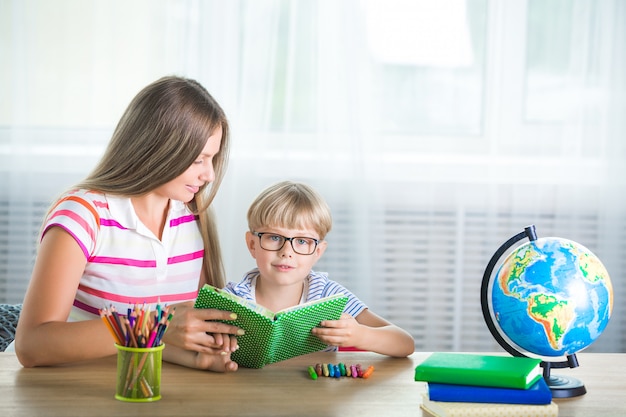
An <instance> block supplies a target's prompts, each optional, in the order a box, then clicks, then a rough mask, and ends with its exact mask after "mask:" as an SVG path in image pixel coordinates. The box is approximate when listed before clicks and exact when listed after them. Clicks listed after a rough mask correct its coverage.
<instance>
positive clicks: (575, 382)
mask: <svg viewBox="0 0 626 417" xmlns="http://www.w3.org/2000/svg"><path fill="white" fill-rule="evenodd" d="M546 382H547V383H548V386H549V387H550V391H552V397H553V398H571V397H578V396H580V395H585V394H586V393H587V389H586V388H585V385H584V384H583V382H582V381H581V380H580V379H577V378H572V377H567V376H558V375H551V376H550V377H548V380H547V381H546Z"/></svg>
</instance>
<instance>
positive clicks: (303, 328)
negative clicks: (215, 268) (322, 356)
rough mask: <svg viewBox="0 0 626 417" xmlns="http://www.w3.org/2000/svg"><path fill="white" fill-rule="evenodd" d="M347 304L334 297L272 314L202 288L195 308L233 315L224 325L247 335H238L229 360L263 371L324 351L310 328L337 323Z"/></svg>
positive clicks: (343, 297)
mask: <svg viewBox="0 0 626 417" xmlns="http://www.w3.org/2000/svg"><path fill="white" fill-rule="evenodd" d="M347 302H348V297H346V296H345V295H343V294H337V295H334V296H331V297H326V298H322V299H319V300H315V301H311V302H308V303H305V304H300V305H297V306H294V307H291V308H288V309H285V310H281V311H279V312H276V313H274V312H272V311H270V310H268V309H266V308H265V307H263V306H260V305H258V304H256V303H253V302H252V301H249V300H246V299H244V298H241V297H237V296H236V295H233V294H231V293H228V292H225V291H220V290H219V289H217V288H215V287H212V286H210V285H205V286H203V287H202V288H201V289H200V291H199V292H198V298H197V299H196V303H195V305H194V306H195V307H196V308H215V309H219V310H225V311H232V312H233V313H236V314H237V319H235V320H223V322H224V323H228V324H233V325H235V326H237V327H240V328H242V329H244V330H245V331H246V334H244V335H243V336H237V342H238V344H239V349H238V350H237V351H235V352H233V353H232V354H231V359H232V360H233V361H235V362H237V363H238V364H239V365H240V366H244V367H246V368H262V367H263V366H265V365H267V364H270V363H274V362H279V361H283V360H285V359H290V358H293V357H295V356H300V355H305V354H307V353H311V352H317V351H319V350H323V349H325V348H326V347H327V345H326V344H325V343H323V342H322V341H321V340H319V339H318V338H317V337H316V336H314V335H313V334H311V329H313V328H314V327H317V326H319V324H320V322H321V321H323V320H338V319H339V318H340V317H341V313H343V309H344V308H345V306H346V304H347Z"/></svg>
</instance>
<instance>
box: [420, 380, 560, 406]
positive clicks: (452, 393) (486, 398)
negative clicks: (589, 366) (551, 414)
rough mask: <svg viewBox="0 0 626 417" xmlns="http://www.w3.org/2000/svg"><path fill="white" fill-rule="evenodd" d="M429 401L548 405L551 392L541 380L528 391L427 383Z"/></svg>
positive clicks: (550, 399)
mask: <svg viewBox="0 0 626 417" xmlns="http://www.w3.org/2000/svg"><path fill="white" fill-rule="evenodd" d="M428 397H429V399H430V400H431V401H444V402H473V403H500V404H536V405H541V404H550V402H551V401H552V392H551V391H550V387H548V384H546V381H545V380H544V379H543V378H539V379H538V380H537V382H535V383H534V384H533V385H531V386H530V387H529V388H528V389H517V388H500V387H484V386H477V385H457V384H441V383H435V382H429V383H428Z"/></svg>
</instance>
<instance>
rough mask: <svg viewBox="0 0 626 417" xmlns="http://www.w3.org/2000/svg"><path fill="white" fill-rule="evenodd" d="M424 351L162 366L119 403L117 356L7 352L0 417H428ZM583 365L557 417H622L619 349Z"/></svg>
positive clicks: (1, 366)
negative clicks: (360, 371)
mask: <svg viewBox="0 0 626 417" xmlns="http://www.w3.org/2000/svg"><path fill="white" fill-rule="evenodd" d="M428 355H429V353H427V352H421V353H414V354H413V355H412V356H411V357H409V358H406V359H392V358H387V357H385V356H381V355H377V354H373V353H366V352H340V353H314V354H310V355H306V356H301V357H298V358H294V359H291V360H288V361H284V362H280V363H276V364H273V365H268V366H266V367H265V368H263V369H240V370H239V371H237V372H236V373H231V374H218V373H212V372H204V371H197V370H193V369H188V368H184V367H181V366H177V365H172V364H169V363H164V364H163V372H162V386H161V394H162V396H163V398H162V399H161V400H160V401H156V402H154V403H144V404H134V403H125V402H121V401H117V400H116V399H115V398H114V397H113V395H114V391H115V366H116V365H115V357H114V356H112V357H108V358H105V359H101V360H98V361H93V362H87V363H80V364H73V365H69V366H59V367H50V368H34V369H25V368H22V366H21V365H20V364H19V362H18V361H17V358H16V357H15V355H14V354H12V353H5V352H3V353H0V417H4V416H27V417H33V416H67V417H69V416H81V417H82V416H87V415H89V416H100V415H102V416H108V417H118V416H119V417H121V416H143V415H145V416H151V417H152V416H199V415H202V416H315V417H319V416H342V417H344V416H420V415H424V416H426V415H427V414H426V413H423V412H422V411H421V410H420V408H419V404H420V401H421V400H420V394H421V393H422V392H425V384H424V383H422V382H415V381H414V380H413V372H414V368H415V366H416V365H417V364H418V363H420V362H421V361H422V360H424V359H425V358H426V357H427V356H428ZM578 359H579V363H580V367H579V368H576V369H567V370H556V371H557V372H555V374H563V375H570V376H574V377H576V378H579V379H581V380H582V381H583V382H584V383H585V386H586V388H587V394H585V395H583V396H580V397H576V398H570V399H557V400H556V402H557V403H558V405H559V416H561V417H565V416H594V417H598V416H626V402H625V401H624V394H626V354H593V353H588V354H585V353H584V352H583V353H580V354H579V355H578ZM318 362H319V363H323V362H325V363H339V362H343V363H347V364H356V363H360V364H362V365H363V366H369V365H374V367H375V371H374V373H373V375H372V376H371V377H370V378H369V379H352V378H348V377H343V378H340V379H334V378H319V379H317V380H315V381H314V380H312V379H311V378H310V377H309V375H308V373H307V367H308V366H309V365H314V364H315V363H318Z"/></svg>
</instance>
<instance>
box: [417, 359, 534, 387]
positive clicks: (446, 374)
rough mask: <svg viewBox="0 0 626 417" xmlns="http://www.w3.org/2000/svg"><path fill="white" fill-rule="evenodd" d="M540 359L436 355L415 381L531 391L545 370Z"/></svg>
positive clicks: (424, 366)
mask: <svg viewBox="0 0 626 417" xmlns="http://www.w3.org/2000/svg"><path fill="white" fill-rule="evenodd" d="M540 363H541V360H540V359H534V358H527V357H513V356H496V355H480V354H472V353H452V352H435V353H432V354H431V355H430V356H429V357H427V358H426V359H425V360H424V361H423V362H422V363H420V364H419V365H417V367H416V368H415V380H416V381H425V382H439V383H443V384H459V385H476V386H482V387H501V388H519V389H528V388H529V387H530V386H531V385H533V384H534V383H535V382H536V381H537V380H538V379H539V378H541V377H542V374H543V371H542V369H541V367H540V366H539V364H540Z"/></svg>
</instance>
